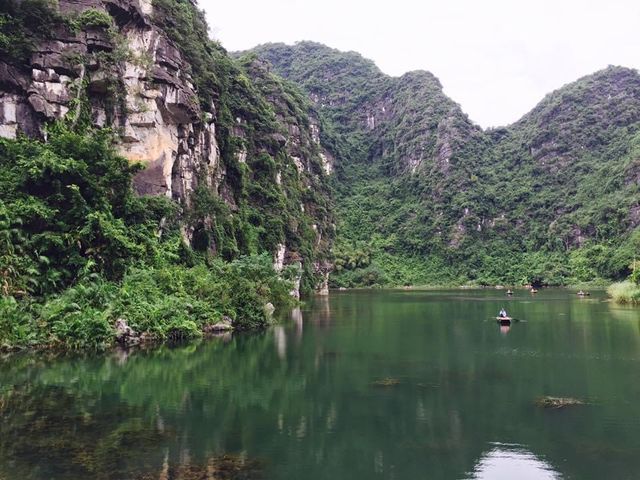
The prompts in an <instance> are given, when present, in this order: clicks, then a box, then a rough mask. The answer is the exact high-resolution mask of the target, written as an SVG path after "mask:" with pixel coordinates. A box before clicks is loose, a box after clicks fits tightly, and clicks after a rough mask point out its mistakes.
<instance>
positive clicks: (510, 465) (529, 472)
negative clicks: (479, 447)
mask: <svg viewBox="0 0 640 480" xmlns="http://www.w3.org/2000/svg"><path fill="white" fill-rule="evenodd" d="M489 446H490V450H489V451H488V452H486V453H484V454H483V455H482V457H480V459H479V460H478V462H477V463H476V466H475V467H474V469H473V472H470V473H468V474H467V476H466V477H465V478H466V479H467V480H513V479H514V478H517V479H518V480H559V479H561V478H562V476H561V475H560V474H559V473H558V472H557V471H556V470H555V469H554V468H553V467H552V466H551V465H549V464H548V463H546V462H545V461H544V460H541V459H540V458H538V457H536V456H535V455H534V454H533V453H531V452H530V451H528V450H527V449H526V448H524V447H523V446H522V445H514V444H506V443H491V444H489Z"/></svg>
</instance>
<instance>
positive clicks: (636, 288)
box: [607, 280, 640, 305]
mask: <svg viewBox="0 0 640 480" xmlns="http://www.w3.org/2000/svg"><path fill="white" fill-rule="evenodd" d="M607 293H608V294H609V296H610V297H611V298H613V300H614V301H615V302H617V303H621V304H630V305H640V285H639V284H638V283H636V282H632V281H631V280H626V281H624V282H618V283H614V284H613V285H611V286H610V287H609V288H608V289H607Z"/></svg>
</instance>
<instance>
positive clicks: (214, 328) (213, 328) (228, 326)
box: [202, 317, 233, 334]
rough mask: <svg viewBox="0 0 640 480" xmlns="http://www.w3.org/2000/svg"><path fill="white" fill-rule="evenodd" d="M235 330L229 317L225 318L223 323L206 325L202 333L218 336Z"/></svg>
mask: <svg viewBox="0 0 640 480" xmlns="http://www.w3.org/2000/svg"><path fill="white" fill-rule="evenodd" d="M232 330H233V324H232V321H231V319H230V318H229V317H223V319H222V321H220V322H218V323H214V324H212V325H205V326H204V328H203V329H202V331H203V332H204V333H206V334H218V333H225V332H230V331H232Z"/></svg>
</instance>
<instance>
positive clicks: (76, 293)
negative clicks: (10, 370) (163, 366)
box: [0, 124, 291, 348]
mask: <svg viewBox="0 0 640 480" xmlns="http://www.w3.org/2000/svg"><path fill="white" fill-rule="evenodd" d="M112 142H113V137H112V136H111V135H110V134H109V132H108V131H105V130H102V131H93V130H89V131H82V132H77V131H74V130H72V129H70V128H69V127H67V126H65V125H64V124H57V125H55V126H53V127H52V128H50V129H49V132H48V141H47V142H46V143H43V142H39V141H34V140H28V139H25V138H20V139H18V140H7V139H3V140H0V190H2V192H3V198H2V200H0V258H1V259H2V262H1V263H0V275H1V277H0V280H1V282H2V294H3V295H2V298H1V299H0V339H1V340H0V346H1V347H4V348H7V347H17V346H29V345H43V344H44V345H66V346H70V347H86V346H91V347H96V348H103V347H105V346H108V345H110V344H112V343H113V342H114V339H115V336H114V324H115V321H116V320H117V319H118V318H122V319H125V320H126V321H127V322H128V323H129V324H130V326H132V327H133V328H134V329H135V330H136V331H138V332H148V333H149V334H150V335H151V336H152V337H154V338H159V339H163V338H169V337H171V338H182V337H193V336H197V335H201V331H202V329H203V327H205V326H206V325H210V324H213V323H216V322H218V321H220V319H221V318H222V317H223V316H227V317H229V318H230V319H231V320H232V321H233V323H234V325H235V326H236V328H239V329H242V328H253V327H259V326H263V325H265V324H267V323H268V322H269V320H270V317H269V314H268V312H266V311H265V305H266V304H267V303H268V302H273V303H275V304H277V305H280V306H283V305H286V304H289V303H290V302H291V300H290V297H289V290H290V289H291V282H290V281H287V280H285V279H282V278H279V277H278V276H277V275H276V273H275V272H274V270H273V267H272V265H271V257H270V255H262V256H253V257H243V258H240V259H238V260H235V261H233V262H230V263H224V262H223V261H221V260H219V259H214V258H211V257H210V256H208V255H207V254H200V253H198V252H195V251H193V250H192V249H191V248H190V247H189V246H187V245H185V244H184V243H183V241H182V237H181V236H180V232H179V228H178V227H179V225H178V223H177V222H176V220H175V217H176V216H175V207H174V205H173V204H171V203H170V201H169V200H167V199H164V198H158V197H137V196H135V195H133V192H132V188H131V180H132V175H133V174H134V173H135V171H136V170H137V168H138V167H136V166H130V165H129V164H128V163H127V161H126V160H125V159H124V158H122V157H120V156H118V155H117V154H116V152H115V150H114V147H113V144H112Z"/></svg>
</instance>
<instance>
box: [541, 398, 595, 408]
mask: <svg viewBox="0 0 640 480" xmlns="http://www.w3.org/2000/svg"><path fill="white" fill-rule="evenodd" d="M536 405H537V406H539V407H542V408H565V407H571V406H576V405H584V402H583V401H582V400H578V399H577V398H569V397H567V398H563V397H540V398H538V399H537V400H536Z"/></svg>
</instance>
